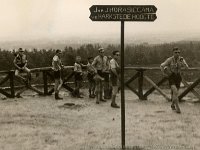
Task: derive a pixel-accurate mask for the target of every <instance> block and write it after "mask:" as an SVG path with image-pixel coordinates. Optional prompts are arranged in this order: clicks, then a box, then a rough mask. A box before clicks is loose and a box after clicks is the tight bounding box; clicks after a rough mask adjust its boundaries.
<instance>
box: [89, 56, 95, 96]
mask: <svg viewBox="0 0 200 150" xmlns="http://www.w3.org/2000/svg"><path fill="white" fill-rule="evenodd" d="M92 62H93V57H88V64H87V72H88V74H87V78H88V82H89V98H95V93H94V92H95V80H94V76H95V69H94V67H93V66H92Z"/></svg>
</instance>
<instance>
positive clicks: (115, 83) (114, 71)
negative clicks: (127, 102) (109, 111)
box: [110, 51, 120, 108]
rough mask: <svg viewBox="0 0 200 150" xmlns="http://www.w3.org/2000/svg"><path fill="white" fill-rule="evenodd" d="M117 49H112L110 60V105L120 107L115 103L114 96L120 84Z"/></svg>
mask: <svg viewBox="0 0 200 150" xmlns="http://www.w3.org/2000/svg"><path fill="white" fill-rule="evenodd" d="M119 56H120V53H119V51H113V58H112V59H111V60H110V69H111V82H112V102H111V107H113V108H120V107H119V106H118V105H117V104H116V96H117V93H118V89H119V85H120V83H119V82H120V66H119V63H118V62H119Z"/></svg>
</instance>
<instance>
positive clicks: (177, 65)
mask: <svg viewBox="0 0 200 150" xmlns="http://www.w3.org/2000/svg"><path fill="white" fill-rule="evenodd" d="M181 59H183V58H182V57H179V58H178V59H177V61H176V60H175V58H174V56H172V57H169V58H167V59H166V60H165V61H164V62H163V63H162V64H161V69H165V68H166V67H168V68H169V69H170V71H171V72H172V73H175V74H178V73H180V72H181V68H182V67H186V68H188V64H187V63H186V61H185V60H184V59H183V60H182V61H181Z"/></svg>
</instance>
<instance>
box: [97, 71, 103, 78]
mask: <svg viewBox="0 0 200 150" xmlns="http://www.w3.org/2000/svg"><path fill="white" fill-rule="evenodd" d="M97 73H98V75H100V76H101V77H102V78H104V73H103V72H102V71H101V70H97Z"/></svg>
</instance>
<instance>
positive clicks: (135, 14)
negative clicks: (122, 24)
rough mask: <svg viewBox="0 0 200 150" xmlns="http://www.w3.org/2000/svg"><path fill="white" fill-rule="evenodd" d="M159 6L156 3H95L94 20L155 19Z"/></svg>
mask: <svg viewBox="0 0 200 150" xmlns="http://www.w3.org/2000/svg"><path fill="white" fill-rule="evenodd" d="M156 11H157V8H156V7H155V6H154V5H93V6H92V7H90V12H91V15H90V19H91V20H92V21H154V20H155V19H156V18H157V16H156V14H155V13H156Z"/></svg>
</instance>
